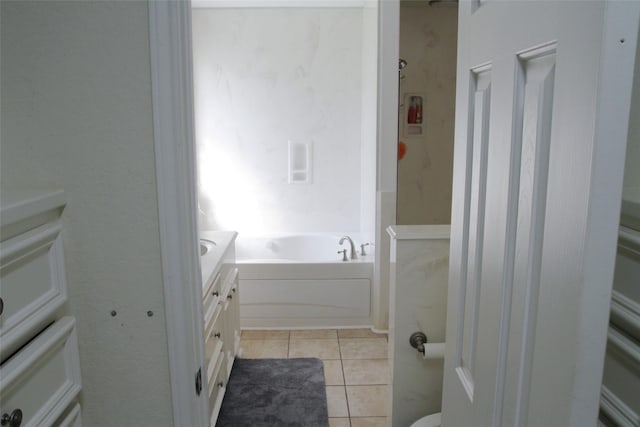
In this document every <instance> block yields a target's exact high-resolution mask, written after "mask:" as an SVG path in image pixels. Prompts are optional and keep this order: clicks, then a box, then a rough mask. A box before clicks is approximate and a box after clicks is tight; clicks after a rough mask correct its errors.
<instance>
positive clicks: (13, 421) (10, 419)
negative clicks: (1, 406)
mask: <svg viewBox="0 0 640 427" xmlns="http://www.w3.org/2000/svg"><path fill="white" fill-rule="evenodd" d="M20 424H22V410H21V409H14V410H13V412H11V415H9V414H2V418H0V425H3V426H6V425H8V426H9V427H20Z"/></svg>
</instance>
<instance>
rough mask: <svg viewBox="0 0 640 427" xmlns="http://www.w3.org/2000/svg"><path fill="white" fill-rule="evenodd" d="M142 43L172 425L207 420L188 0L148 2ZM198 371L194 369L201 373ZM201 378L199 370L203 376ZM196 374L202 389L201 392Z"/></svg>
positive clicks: (193, 423) (204, 423)
mask: <svg viewBox="0 0 640 427" xmlns="http://www.w3.org/2000/svg"><path fill="white" fill-rule="evenodd" d="M148 4H149V47H150V60H151V90H152V103H153V134H154V135H153V138H154V146H155V157H156V181H157V196H158V220H159V223H160V248H161V254H162V280H163V286H164V301H165V316H166V328H167V347H168V351H169V371H170V378H171V398H172V406H173V424H174V425H191V426H204V425H207V424H208V423H209V416H208V414H207V412H208V411H207V409H208V406H209V405H208V399H207V398H206V393H201V394H200V396H199V397H198V396H196V388H195V387H196V385H195V384H196V375H197V372H198V370H199V369H204V348H203V347H204V343H203V341H202V339H201V337H202V329H203V326H202V318H203V317H202V304H201V301H202V277H201V273H200V253H199V251H198V222H197V213H196V212H197V209H196V206H197V200H198V199H197V184H196V172H197V169H196V166H197V165H196V148H195V139H194V132H195V131H194V115H193V82H192V67H193V61H192V59H191V1H190V0H171V1H149V2H148ZM201 376H202V374H201ZM204 376H205V377H206V375H204ZM207 389H208V388H207V384H206V378H202V390H207Z"/></svg>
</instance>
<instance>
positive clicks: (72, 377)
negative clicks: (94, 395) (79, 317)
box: [0, 317, 80, 426]
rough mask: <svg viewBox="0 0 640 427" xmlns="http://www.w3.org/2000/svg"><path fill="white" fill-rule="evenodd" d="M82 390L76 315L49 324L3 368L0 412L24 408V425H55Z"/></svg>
mask: <svg viewBox="0 0 640 427" xmlns="http://www.w3.org/2000/svg"><path fill="white" fill-rule="evenodd" d="M79 392H80V370H79V363H78V344H77V338H76V330H75V320H74V318H72V317H63V318H62V319H60V320H59V321H57V322H55V323H54V324H52V325H51V326H49V327H48V328H47V329H46V330H45V331H43V332H42V333H41V334H40V335H38V336H37V337H36V338H35V339H34V340H33V341H32V342H30V343H29V344H27V345H26V346H25V347H24V348H23V349H21V350H20V351H19V352H18V353H16V354H15V355H14V356H13V357H11V358H10V359H9V360H7V361H6V362H5V363H4V364H3V365H2V366H1V367H0V413H2V414H11V413H12V412H14V411H15V410H17V409H19V410H21V411H22V414H23V422H22V425H23V426H40V425H52V424H53V423H54V421H56V420H57V419H58V418H59V417H60V416H61V415H62V413H63V412H64V411H65V409H66V408H67V407H68V406H69V405H70V404H71V402H72V401H73V400H74V399H75V398H76V397H77V395H78V393H79ZM72 425H73V424H72Z"/></svg>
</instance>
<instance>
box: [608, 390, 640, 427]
mask: <svg viewBox="0 0 640 427" xmlns="http://www.w3.org/2000/svg"><path fill="white" fill-rule="evenodd" d="M600 411H602V413H603V414H604V415H605V416H606V417H607V418H608V419H610V420H611V421H613V422H615V423H616V424H617V425H619V426H621V427H633V426H637V425H638V422H640V417H639V416H638V414H636V413H635V412H634V411H633V410H632V409H631V408H629V407H628V406H627V404H626V403H624V402H623V401H622V400H621V399H620V398H619V397H618V396H616V395H615V394H614V393H613V392H612V391H611V390H609V389H608V388H607V387H605V386H602V390H601V391H600Z"/></svg>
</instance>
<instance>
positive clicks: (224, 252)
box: [200, 231, 238, 289]
mask: <svg viewBox="0 0 640 427" xmlns="http://www.w3.org/2000/svg"><path fill="white" fill-rule="evenodd" d="M237 236H238V233H237V232H236V231H201V232H200V240H205V241H207V242H213V244H212V245H210V246H209V250H208V251H207V253H205V254H204V255H202V257H201V258H200V270H201V272H202V287H203V289H205V288H206V287H207V286H208V284H209V283H210V282H211V280H213V278H214V277H215V274H216V273H217V272H218V271H219V270H220V267H221V266H222V264H224V263H235V253H234V252H233V251H229V250H228V249H229V247H230V246H231V244H232V243H233V242H234V241H235V239H236V237H237Z"/></svg>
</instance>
